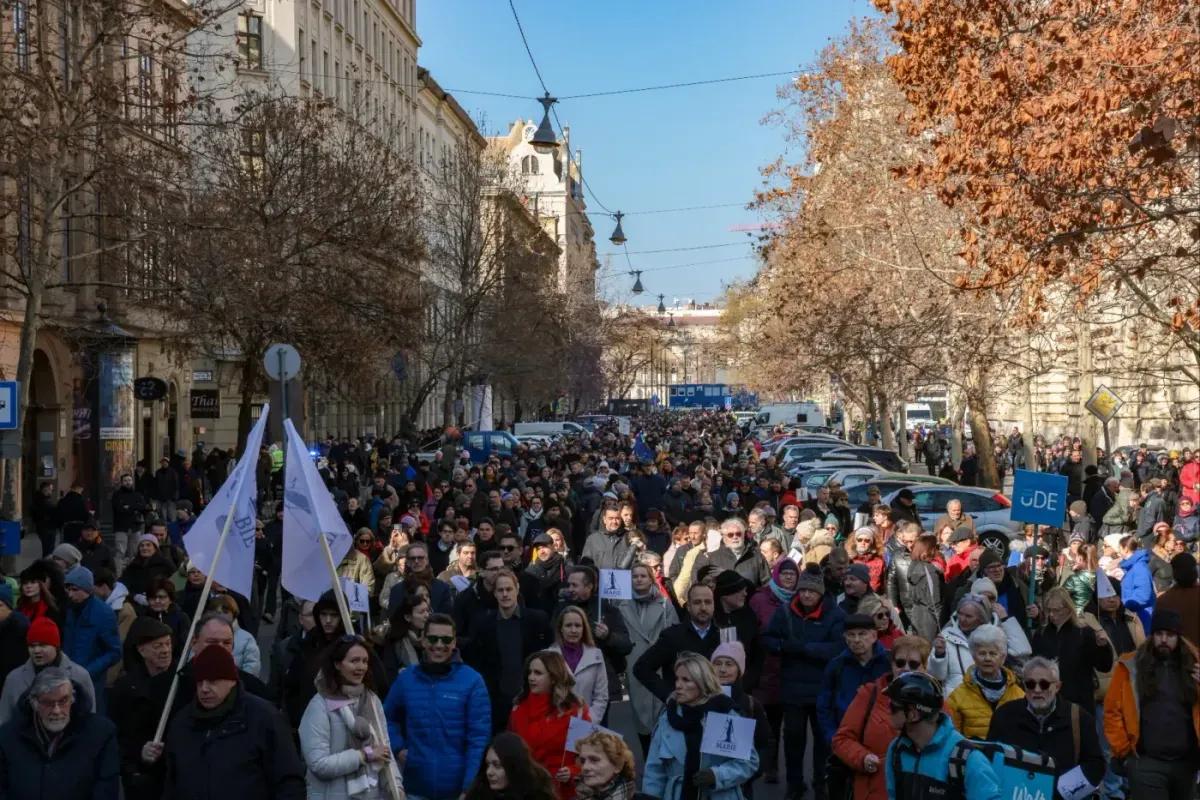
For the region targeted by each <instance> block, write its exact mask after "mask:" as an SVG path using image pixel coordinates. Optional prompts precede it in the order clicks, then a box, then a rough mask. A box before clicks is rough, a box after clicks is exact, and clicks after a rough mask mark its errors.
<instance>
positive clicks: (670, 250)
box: [600, 242, 750, 256]
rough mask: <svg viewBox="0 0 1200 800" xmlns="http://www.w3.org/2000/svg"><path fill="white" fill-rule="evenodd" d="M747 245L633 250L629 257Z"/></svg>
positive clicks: (725, 244) (735, 243)
mask: <svg viewBox="0 0 1200 800" xmlns="http://www.w3.org/2000/svg"><path fill="white" fill-rule="evenodd" d="M747 244H750V242H726V243H724V244H699V245H696V246H694V247H664V248H662V249H659V250H631V251H629V255H633V256H646V255H653V254H654V253H682V252H685V251H688V250H715V249H717V248H718V247H739V246H742V245H747ZM600 255H601V256H615V255H619V253H617V252H615V251H614V252H610V253H601V254H600Z"/></svg>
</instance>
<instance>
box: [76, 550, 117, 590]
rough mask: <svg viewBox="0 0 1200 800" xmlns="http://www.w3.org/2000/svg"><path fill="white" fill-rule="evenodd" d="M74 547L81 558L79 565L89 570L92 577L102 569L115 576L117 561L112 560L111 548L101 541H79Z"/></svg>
mask: <svg viewBox="0 0 1200 800" xmlns="http://www.w3.org/2000/svg"><path fill="white" fill-rule="evenodd" d="M75 546H76V547H78V548H79V552H80V554H81V555H82V556H83V558H82V559H81V560H80V562H79V563H80V564H83V566H85V567H87V568H88V569H90V570H91V571H92V574H93V575H95V574H96V573H97V572H99V571H100V570H102V569H106V570H108V571H109V572H111V573H112V574H113V575H114V576H115V575H116V574H117V560H116V559H115V558H113V552H112V548H110V547H109V546H108V545H106V544H105V543H104V542H103V541H99V542H86V541H84V540H83V539H80V540H79V541H78V542H76V543H75ZM126 588H128V587H126Z"/></svg>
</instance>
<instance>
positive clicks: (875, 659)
mask: <svg viewBox="0 0 1200 800" xmlns="http://www.w3.org/2000/svg"><path fill="white" fill-rule="evenodd" d="M891 668H892V660H891V659H890V658H889V657H888V652H887V649H886V648H884V646H883V645H881V644H880V643H879V642H876V643H875V649H874V650H873V651H872V652H871V658H870V659H869V660H868V661H867V663H866V664H860V663H858V659H857V658H855V657H854V656H853V655H851V654H850V651H849V650H843V651H842V653H841V655H839V656H838V657H837V658H835V659H833V661H830V662H829V664H828V666H826V667H825V674H824V675H823V676H822V677H821V692H820V694H818V695H817V722H818V723H819V724H820V726H821V733H823V734H824V735H825V741H826V742H827V743H832V742H833V735H834V734H835V733H837V729H838V725H840V724H841V723H842V717H844V716H845V715H846V709H847V708H849V707H850V703H851V702H852V701H853V700H854V697H855V695H857V694H858V690H859V687H861V686H865V685H867V684H868V683H871V682H872V681H874V680H875V679H876V678H878V677H879V676H881V675H886V674H887V673H888V672H889V671H890V670H891Z"/></svg>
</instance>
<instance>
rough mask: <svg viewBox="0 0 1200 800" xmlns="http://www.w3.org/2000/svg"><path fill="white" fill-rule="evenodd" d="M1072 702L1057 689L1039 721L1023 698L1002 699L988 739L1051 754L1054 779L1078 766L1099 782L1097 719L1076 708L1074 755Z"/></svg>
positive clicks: (1059, 797) (1101, 764) (1059, 799)
mask: <svg viewBox="0 0 1200 800" xmlns="http://www.w3.org/2000/svg"><path fill="white" fill-rule="evenodd" d="M1063 677H1064V682H1063V687H1064V688H1066V681H1065V677H1066V676H1065V674H1064V676H1063ZM1089 685H1090V684H1089ZM1092 704H1093V703H1092V701H1091V700H1089V701H1088V706H1087V707H1088V708H1090V707H1091V706H1092ZM1071 705H1072V704H1071V703H1069V702H1067V701H1066V700H1065V699H1064V698H1063V696H1062V694H1061V693H1060V694H1059V696H1058V700H1057V704H1056V706H1055V708H1054V710H1053V711H1052V712H1050V716H1049V717H1047V718H1046V721H1045V722H1038V719H1037V717H1035V716H1033V713H1032V712H1031V711H1030V710H1029V704H1028V703H1027V702H1026V701H1025V700H1013V701H1011V702H1008V703H1004V704H1003V705H1001V706H1000V707H999V708H997V709H996V711H995V713H993V714H992V722H991V725H990V727H989V728H988V734H987V739H988V741H989V742H1004V743H1005V744H1011V745H1013V746H1014V747H1019V748H1021V749H1022V750H1027V751H1030V752H1033V753H1039V754H1044V755H1048V756H1050V757H1051V758H1053V759H1054V774H1055V780H1056V781H1057V779H1058V776H1059V775H1064V774H1066V773H1068V772H1070V771H1071V770H1073V769H1075V767H1076V766H1079V767H1082V769H1083V774H1084V777H1086V778H1087V779H1088V781H1090V782H1091V783H1092V784H1093V785H1099V784H1100V781H1101V779H1102V778H1103V777H1104V769H1105V766H1104V754H1103V753H1102V752H1101V750H1100V736H1099V733H1098V732H1097V731H1096V720H1095V718H1094V717H1093V716H1092V715H1091V714H1089V713H1088V712H1087V711H1086V710H1084V709H1083V708H1080V709H1079V712H1078V714H1079V758H1075V749H1076V748H1075V736H1074V734H1073V733H1072V725H1071ZM1054 797H1055V800H1062V795H1060V794H1059V793H1058V792H1057V791H1056V792H1055V793H1054Z"/></svg>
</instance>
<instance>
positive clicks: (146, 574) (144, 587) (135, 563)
mask: <svg viewBox="0 0 1200 800" xmlns="http://www.w3.org/2000/svg"><path fill="white" fill-rule="evenodd" d="M174 571H175V570H174V569H172V567H171V560H170V559H168V558H167V557H166V556H164V555H162V554H161V553H155V554H154V555H152V556H150V557H149V558H142V557H141V556H138V557H137V558H134V559H133V560H132V561H130V562H129V564H128V565H127V566H126V567H125V571H124V572H122V573H121V583H123V584H125V588H126V589H128V590H129V596H130V597H136V596H137V595H139V594H146V593H147V592H149V591H150V587H151V586H152V585H153V584H154V582H155V581H158V580H160V579H162V578H170V577H171V574H172V573H173V572H174Z"/></svg>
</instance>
